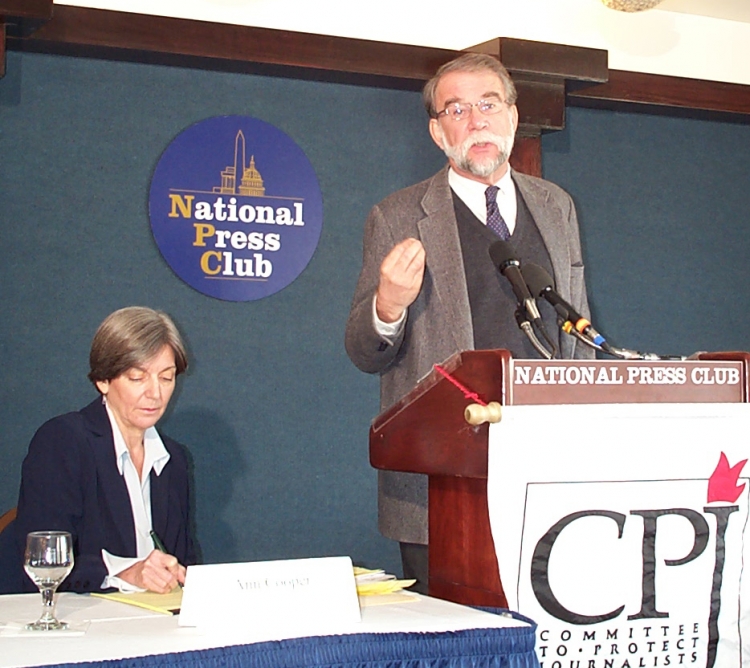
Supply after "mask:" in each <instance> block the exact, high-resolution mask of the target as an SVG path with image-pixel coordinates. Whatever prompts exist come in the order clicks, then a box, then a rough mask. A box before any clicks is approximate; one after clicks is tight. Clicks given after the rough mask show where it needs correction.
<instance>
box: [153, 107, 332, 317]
mask: <svg viewBox="0 0 750 668" xmlns="http://www.w3.org/2000/svg"><path fill="white" fill-rule="evenodd" d="M149 217H150V219H151V230H152V232H153V234H154V239H155V241H156V245H157V246H158V247H159V250H160V251H161V254H162V256H163V257H164V259H165V260H166V261H167V264H168V265H169V266H170V267H171V268H172V271H174V272H175V274H177V275H178V276H179V277H180V278H181V279H182V280H183V281H185V282H186V283H187V284H188V285H190V286H191V287H193V288H195V289H196V290H198V291H199V292H202V293H203V294H205V295H208V296H210V297H216V298H217V299H224V300H227V301H238V302H239V301H251V300H254V299H261V298H262V297H267V296H268V295H272V294H274V293H275V292H278V291H279V290H281V289H283V288H285V287H286V286H287V285H289V284H290V283H291V282H292V281H294V279H295V278H297V276H299V275H300V274H301V273H302V272H303V271H304V269H305V267H306V266H307V264H308V263H309V262H310V259H311V258H312V256H313V253H314V252H315V248H316V247H317V245H318V240H319V239H320V232H321V229H322V227H323V197H322V195H321V192H320V186H319V185H318V179H317V177H316V176H315V171H314V170H313V168H312V165H311V164H310V161H309V160H308V159H307V156H306V155H305V154H304V152H303V151H302V149H301V148H300V147H299V146H297V144H296V143H295V142H294V141H293V140H292V139H291V138H290V137H288V136H287V135H286V134H284V133H283V132H282V131H281V130H279V129H278V128H276V127H274V126H273V125H271V124H269V123H265V122H264V121H261V120H258V119H257V118H252V117H250V116H216V117H213V118H208V119H206V120H204V121H200V122H199V123H196V124H195V125H191V126H190V127H189V128H187V129H185V130H184V131H183V132H181V133H180V134H179V135H178V136H177V137H175V138H174V140H173V141H172V143H171V144H170V145H169V146H168V147H167V148H166V150H165V151H164V153H163V154H162V156H161V158H160V159H159V163H158V164H157V166H156V170H155V171H154V175H153V178H152V179H151V190H150V193H149Z"/></svg>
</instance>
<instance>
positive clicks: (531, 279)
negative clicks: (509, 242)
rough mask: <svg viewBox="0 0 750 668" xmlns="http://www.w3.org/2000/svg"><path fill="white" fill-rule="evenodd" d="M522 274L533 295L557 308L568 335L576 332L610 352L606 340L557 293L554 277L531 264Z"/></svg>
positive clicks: (536, 265)
mask: <svg viewBox="0 0 750 668" xmlns="http://www.w3.org/2000/svg"><path fill="white" fill-rule="evenodd" d="M521 272H522V275H523V278H524V280H525V281H526V284H527V285H528V287H529V290H530V291H531V292H532V294H534V295H537V296H539V297H543V298H544V299H546V300H547V301H548V302H549V303H550V304H552V306H553V307H554V308H555V311H557V314H558V315H559V316H560V318H562V320H563V325H562V329H563V331H564V332H565V333H566V334H570V333H571V330H575V331H576V332H578V334H580V335H581V336H583V337H584V339H585V340H587V341H589V342H590V343H593V344H594V345H595V346H598V347H600V348H601V349H602V350H605V351H609V344H608V343H607V341H606V340H605V338H604V337H603V336H602V335H601V334H599V332H597V331H596V330H595V329H594V327H593V325H592V324H591V323H590V322H589V321H588V320H587V319H586V318H584V317H583V316H582V315H581V314H580V313H578V312H577V311H576V310H575V309H574V308H573V307H572V306H571V305H570V304H569V303H568V302H567V301H565V300H564V299H563V298H562V297H561V296H560V295H559V294H558V293H557V292H556V291H555V289H554V287H553V285H554V281H553V280H552V277H551V276H550V275H549V274H548V273H547V272H546V271H545V270H544V269H543V268H542V267H540V266H539V265H538V264H533V263H529V264H525V265H524V266H523V269H522V270H521Z"/></svg>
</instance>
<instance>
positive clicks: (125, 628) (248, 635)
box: [0, 593, 529, 668]
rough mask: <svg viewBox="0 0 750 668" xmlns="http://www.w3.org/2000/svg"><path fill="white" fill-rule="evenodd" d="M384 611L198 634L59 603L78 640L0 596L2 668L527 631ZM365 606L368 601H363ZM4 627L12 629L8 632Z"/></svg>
mask: <svg viewBox="0 0 750 668" xmlns="http://www.w3.org/2000/svg"><path fill="white" fill-rule="evenodd" d="M414 596H416V600H413V601H410V602H399V603H394V604H389V605H365V606H364V607H363V608H362V621H361V623H359V624H350V625H347V626H346V627H341V626H340V625H339V626H338V627H337V628H335V629H334V628H331V627H330V626H328V627H326V625H325V623H324V622H317V623H311V624H309V625H307V626H305V627H299V626H298V627H294V628H292V627H289V626H284V627H281V626H279V625H276V626H273V627H271V626H269V627H255V628H233V629H223V630H214V629H211V630H201V629H197V628H185V627H179V626H178V625H177V617H175V616H167V615H161V614H158V613H152V612H149V611H147V610H142V609H139V608H136V607H133V606H129V605H125V604H122V603H115V602H113V601H107V600H103V599H100V598H95V597H91V596H85V595H83V596H82V595H77V594H67V593H63V594H60V595H59V600H58V604H57V616H58V619H61V620H64V621H67V622H69V623H71V624H73V625H79V626H80V627H81V629H82V628H85V632H82V630H79V632H78V633H77V634H76V633H69V634H67V635H66V634H65V632H22V634H21V635H10V634H12V633H14V632H16V633H17V631H14V629H17V626H15V625H19V624H24V623H26V622H29V621H33V620H34V619H36V618H37V617H38V615H39V612H40V608H41V597H40V595H39V594H18V595H10V596H0V624H3V625H5V626H4V627H3V626H0V668H17V667H20V666H42V665H48V664H57V663H80V662H87V661H102V660H108V659H123V658H131V657H139V656H146V655H152V654H168V653H179V652H189V651H191V650H201V649H209V648H217V647H227V646H232V645H246V644H249V643H257V642H263V641H268V640H283V639H288V638H300V637H306V636H320V635H339V634H341V635H344V634H354V633H404V632H414V633H441V632H445V631H459V630H465V629H475V628H500V629H502V628H511V627H516V628H518V627H525V628H526V629H528V627H529V625H528V624H526V623H524V622H522V621H518V620H515V619H512V618H510V617H504V616H500V615H494V614H489V613H486V612H482V611H479V610H474V609H472V608H468V607H465V606H461V605H457V604H455V603H449V602H447V601H441V600H439V599H435V598H429V597H427V596H419V595H414ZM365 603H367V601H365ZM8 625H10V626H8Z"/></svg>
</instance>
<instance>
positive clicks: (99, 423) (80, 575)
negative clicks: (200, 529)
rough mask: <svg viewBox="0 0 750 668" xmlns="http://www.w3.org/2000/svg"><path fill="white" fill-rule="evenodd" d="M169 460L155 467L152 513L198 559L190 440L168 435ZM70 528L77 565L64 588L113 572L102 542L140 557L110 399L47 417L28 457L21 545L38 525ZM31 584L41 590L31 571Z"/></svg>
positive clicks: (171, 543) (172, 541) (179, 553)
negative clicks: (158, 469) (183, 443)
mask: <svg viewBox="0 0 750 668" xmlns="http://www.w3.org/2000/svg"><path fill="white" fill-rule="evenodd" d="M161 439H162V441H163V442H164V447H165V448H166V449H167V452H169V461H168V462H167V465H166V466H165V467H164V468H163V469H162V472H161V474H160V475H156V473H155V472H154V471H151V518H152V525H153V529H154V531H155V532H156V533H157V535H158V536H159V537H160V538H161V540H162V542H163V543H164V545H165V547H166V548H167V551H168V552H169V553H170V554H173V555H174V556H175V557H177V559H178V560H179V561H180V563H181V564H184V565H186V566H187V565H190V564H194V563H195V560H196V555H195V548H194V544H193V539H192V536H191V523H190V510H189V506H190V500H189V498H190V494H189V483H188V465H187V459H186V457H185V452H184V451H183V448H182V446H181V445H180V444H179V443H177V442H176V441H173V440H172V439H170V438H167V437H165V436H161ZM46 530H49V531H52V530H60V531H69V532H70V533H71V534H72V535H73V544H74V553H75V567H74V568H73V572H72V573H71V574H70V575H69V576H68V578H67V579H66V580H65V582H63V584H62V586H61V587H60V589H61V590H70V591H77V592H88V591H101V584H102V582H103V581H104V578H105V576H106V575H107V569H106V567H105V566H104V561H103V560H102V556H101V551H102V548H103V549H105V550H107V551H108V552H110V553H111V554H114V555H117V556H121V557H135V556H136V541H135V525H134V522H133V512H132V510H131V506H130V497H129V496H128V490H127V487H126V485H125V479H124V478H123V477H122V476H121V475H120V472H119V471H118V469H117V462H116V459H115V446H114V439H113V436H112V427H111V425H110V422H109V417H108V416H107V410H106V408H105V407H104V404H103V403H102V399H101V398H99V399H96V400H95V401H93V402H91V403H90V404H89V405H88V406H86V408H84V409H83V410H80V411H78V412H75V413H67V414H65V415H60V416H58V417H56V418H53V419H51V420H50V421H49V422H46V423H45V424H43V425H42V426H41V427H40V428H39V430H38V431H37V432H36V434H35V435H34V438H33V439H32V441H31V444H30V445H29V452H28V454H27V455H26V459H24V462H23V468H22V472H21V491H20V494H19V497H18V517H17V519H16V532H17V536H18V542H19V546H20V547H21V549H23V547H22V543H24V542H25V537H26V534H27V533H28V532H30V531H46ZM22 586H23V588H24V589H25V590H27V591H36V587H35V586H34V584H33V583H32V582H31V580H30V579H29V578H27V577H24V582H23V585H22Z"/></svg>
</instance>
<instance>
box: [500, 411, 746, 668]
mask: <svg viewBox="0 0 750 668" xmlns="http://www.w3.org/2000/svg"><path fill="white" fill-rule="evenodd" d="M540 425H544V428H540ZM749 455H750V406H748V405H747V404H710V405H709V404H687V405H685V404H683V405H674V404H659V405H655V404H631V405H597V406H591V405H585V406H581V405H578V406H569V405H567V406H515V407H514V406H510V407H506V408H504V411H503V419H502V422H500V423H499V424H497V425H493V426H492V427H491V429H490V448H489V478H488V498H489V504H490V523H491V526H492V534H493V538H494V541H495V546H496V550H497V556H498V564H499V568H500V577H501V579H502V582H503V586H504V588H505V593H506V595H507V597H508V602H509V605H510V606H511V607H512V608H515V609H517V610H518V611H520V612H521V613H523V614H524V615H527V616H529V617H531V618H532V619H534V620H535V621H537V622H538V624H539V628H538V644H537V651H538V656H539V660H540V663H541V664H542V666H543V668H647V667H648V668H652V667H654V668H656V667H662V666H701V667H704V666H705V667H706V668H712V667H714V666H716V667H720V668H729V667H735V666H737V667H739V666H742V667H743V668H747V667H749V666H750V585H749V583H750V579H749V578H748V575H747V573H746V572H745V570H744V569H745V565H746V564H747V565H750V547H749V546H748V543H749V542H750V541H748V526H747V525H748V488H749V487H750V485H748V484H747V481H748V475H747V472H745V473H743V467H744V464H745V461H746V460H747V459H748V456H749Z"/></svg>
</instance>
